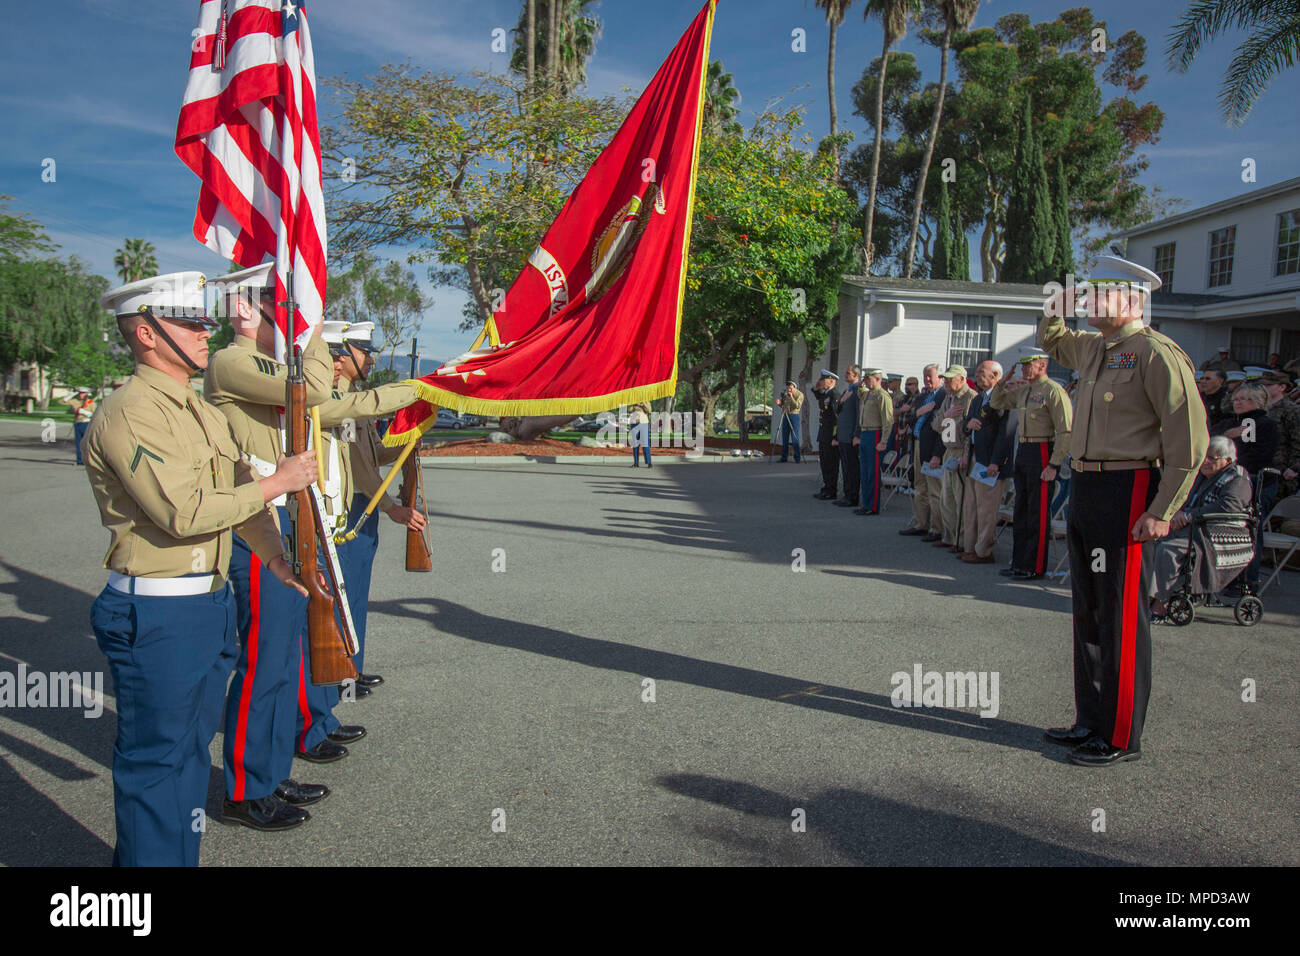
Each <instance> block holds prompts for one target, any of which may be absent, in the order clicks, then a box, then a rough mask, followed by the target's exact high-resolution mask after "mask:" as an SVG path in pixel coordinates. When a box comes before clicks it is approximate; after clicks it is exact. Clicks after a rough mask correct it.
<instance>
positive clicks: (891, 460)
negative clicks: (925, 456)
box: [880, 449, 912, 511]
mask: <svg viewBox="0 0 1300 956" xmlns="http://www.w3.org/2000/svg"><path fill="white" fill-rule="evenodd" d="M886 463H887V467H886V468H884V469H882V470H881V473H880V483H881V485H883V486H884V487H886V488H888V489H889V494H888V495H886V496H885V501H884V504H882V505H881V506H880V510H881V511H884V510H885V509H886V508H888V507H889V503H890V502H891V501H893V500H894V495H896V494H898V493H899V492H900V491H908V490H911V487H912V483H911V482H910V481H908V480H907V464H908V456H906V455H901V454H899V453H898V451H897V449H895V450H893V451H889V452H886V453H885V455H884V457H883V458H882V459H881V464H886Z"/></svg>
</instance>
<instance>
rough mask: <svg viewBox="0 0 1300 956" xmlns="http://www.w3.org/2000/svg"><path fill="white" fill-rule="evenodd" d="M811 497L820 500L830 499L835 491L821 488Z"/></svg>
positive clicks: (833, 496)
mask: <svg viewBox="0 0 1300 956" xmlns="http://www.w3.org/2000/svg"><path fill="white" fill-rule="evenodd" d="M813 497H814V498H816V499H818V500H820V501H831V500H833V499H834V498H835V492H833V491H825V490H823V491H819V492H817V494H815V495H813Z"/></svg>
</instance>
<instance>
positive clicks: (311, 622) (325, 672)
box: [284, 272, 357, 686]
mask: <svg viewBox="0 0 1300 956" xmlns="http://www.w3.org/2000/svg"><path fill="white" fill-rule="evenodd" d="M287 287H288V302H287V303H285V304H286V305H287V307H288V310H289V347H290V349H291V350H292V351H291V356H292V357H291V359H290V362H289V374H288V382H287V385H286V386H285V392H286V394H285V401H284V419H285V421H284V427H285V441H286V444H288V446H289V453H290V454H291V455H301V454H302V453H303V452H305V451H306V450H307V430H308V428H309V427H310V426H309V422H308V413H307V380H306V378H305V377H304V376H303V371H302V349H301V348H300V347H299V346H298V345H297V343H296V342H295V335H294V331H295V329H294V326H295V320H294V309H295V306H294V301H293V273H292V272H290V273H289V278H288V283H287ZM322 451H323V449H321V448H320V447H319V446H317V449H316V452H317V454H321V453H322ZM313 491H314V489H311V488H307V489H304V490H302V491H299V492H296V493H295V494H294V505H293V507H292V508H290V513H291V514H292V515H293V520H292V522H291V523H292V525H293V534H292V535H291V538H290V540H291V545H292V551H293V555H292V557H293V561H292V565H293V573H294V574H295V575H297V576H298V580H300V581H301V582H302V584H303V587H305V588H306V589H307V643H308V645H309V647H310V652H311V682H312V683H313V684H316V685H318V686H319V685H322V684H342V683H343V682H344V681H348V680H356V678H357V669H356V666H355V665H354V664H353V663H352V656H351V654H350V653H349V651H348V646H347V644H345V643H344V639H343V635H342V634H341V633H340V632H339V627H338V622H337V621H336V620H335V617H334V604H335V602H334V595H333V594H332V593H331V592H330V591H329V590H328V589H327V588H325V587H324V586H322V584H321V579H320V569H319V566H318V564H317V561H316V540H317V535H319V536H320V540H321V541H326V540H328V536H327V534H326V532H325V525H324V521H323V517H322V515H321V512H320V510H319V508H317V507H316V502H315V500H314V499H313ZM331 570H332V569H331Z"/></svg>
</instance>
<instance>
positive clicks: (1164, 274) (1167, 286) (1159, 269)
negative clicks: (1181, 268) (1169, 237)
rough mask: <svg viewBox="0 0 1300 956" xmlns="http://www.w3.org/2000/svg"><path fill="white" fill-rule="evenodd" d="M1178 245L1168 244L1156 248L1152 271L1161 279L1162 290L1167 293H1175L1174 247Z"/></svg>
mask: <svg viewBox="0 0 1300 956" xmlns="http://www.w3.org/2000/svg"><path fill="white" fill-rule="evenodd" d="M1175 245H1176V243H1172V242H1166V243H1165V244H1164V245H1163V246H1156V261H1155V265H1153V266H1152V267H1151V268H1152V271H1153V272H1155V274H1156V275H1158V276H1159V277H1160V283H1161V288H1162V289H1163V290H1164V291H1165V292H1173V291H1174V246H1175Z"/></svg>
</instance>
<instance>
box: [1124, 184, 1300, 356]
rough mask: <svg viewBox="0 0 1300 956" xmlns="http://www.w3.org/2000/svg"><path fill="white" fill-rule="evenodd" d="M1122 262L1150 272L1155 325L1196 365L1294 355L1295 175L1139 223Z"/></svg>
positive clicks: (1298, 307)
mask: <svg viewBox="0 0 1300 956" xmlns="http://www.w3.org/2000/svg"><path fill="white" fill-rule="evenodd" d="M1124 237H1125V238H1126V239H1127V241H1128V246H1127V252H1126V257H1127V258H1129V259H1131V260H1133V261H1134V262H1137V263H1140V264H1142V265H1144V266H1147V267H1148V268H1150V269H1152V270H1154V271H1155V272H1156V274H1157V275H1159V276H1160V278H1161V280H1162V281H1163V282H1164V287H1163V288H1162V289H1161V290H1160V291H1159V292H1157V293H1156V294H1155V295H1154V296H1153V297H1152V299H1153V302H1152V324H1153V325H1155V326H1156V327H1158V328H1159V329H1160V331H1161V332H1163V333H1165V335H1168V336H1169V337H1170V338H1171V339H1173V340H1174V341H1175V342H1177V343H1178V344H1179V345H1181V346H1182V347H1183V348H1184V349H1185V350H1186V351H1187V354H1188V355H1190V356H1191V357H1192V359H1193V361H1195V362H1196V363H1197V364H1198V365H1199V364H1200V363H1201V362H1202V361H1204V360H1205V359H1207V358H1210V357H1212V356H1213V354H1214V353H1215V352H1216V351H1217V350H1218V349H1219V348H1220V347H1221V346H1224V345H1229V346H1231V348H1232V357H1233V358H1235V359H1236V360H1237V361H1238V362H1240V363H1241V364H1242V365H1265V364H1267V362H1268V356H1269V355H1270V354H1271V353H1273V352H1277V353H1279V354H1280V355H1281V356H1282V361H1283V362H1289V361H1291V359H1293V358H1297V357H1300V177H1297V178H1295V179H1288V180H1286V181H1285V182H1281V183H1277V184H1276V185H1273V186H1265V187H1263V188H1261V189H1255V190H1252V191H1250V192H1248V193H1243V194H1242V195H1240V196H1237V197H1235V198H1233V199H1224V200H1222V201H1221V202H1216V203H1212V204H1211V205H1209V206H1204V207H1202V208H1200V209H1193V210H1192V211H1190V212H1185V213H1180V214H1179V215H1177V216H1170V217H1169V218H1168V219H1162V220H1160V221H1159V222H1152V223H1147V224H1146V225H1144V226H1137V227H1135V228H1133V229H1130V230H1128V231H1127V232H1126V233H1124Z"/></svg>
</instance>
